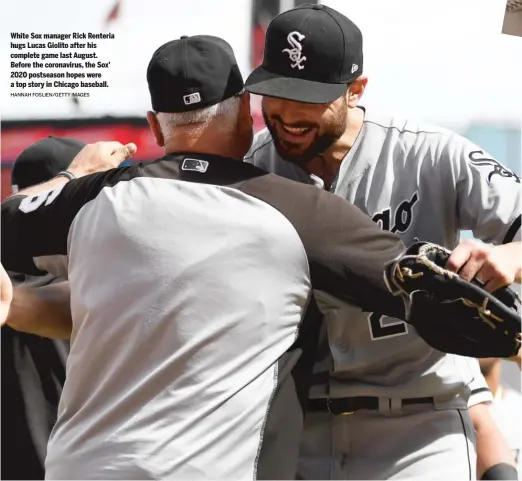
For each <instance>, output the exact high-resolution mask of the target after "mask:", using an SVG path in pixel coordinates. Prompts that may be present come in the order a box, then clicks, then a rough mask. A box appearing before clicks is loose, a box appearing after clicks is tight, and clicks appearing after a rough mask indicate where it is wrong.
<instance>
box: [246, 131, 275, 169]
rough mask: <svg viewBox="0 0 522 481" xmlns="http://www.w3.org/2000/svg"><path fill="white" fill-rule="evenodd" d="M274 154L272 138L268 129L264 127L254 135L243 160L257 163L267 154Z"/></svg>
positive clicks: (267, 155)
mask: <svg viewBox="0 0 522 481" xmlns="http://www.w3.org/2000/svg"><path fill="white" fill-rule="evenodd" d="M275 154H276V151H275V149H274V140H273V138H272V135H271V134H270V131H269V130H268V129H267V128H266V127H265V128H264V129H261V130H259V131H258V132H256V134H255V135H254V139H253V141H252V145H251V146H250V149H249V151H248V152H247V154H246V155H245V158H244V160H245V162H248V163H250V164H254V165H257V163H259V162H260V161H261V160H264V159H266V158H267V157H269V156H274V155H275Z"/></svg>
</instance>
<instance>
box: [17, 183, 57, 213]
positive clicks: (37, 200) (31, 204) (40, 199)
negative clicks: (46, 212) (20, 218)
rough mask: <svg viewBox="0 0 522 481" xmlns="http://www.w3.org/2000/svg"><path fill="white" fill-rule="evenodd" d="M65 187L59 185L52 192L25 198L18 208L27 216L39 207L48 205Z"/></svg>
mask: <svg viewBox="0 0 522 481" xmlns="http://www.w3.org/2000/svg"><path fill="white" fill-rule="evenodd" d="M64 187H65V184H63V185H60V187H57V188H56V189H53V190H48V191H47V192H42V193H41V194H38V195H33V196H29V197H26V198H25V199H23V200H22V202H20V206H19V207H18V208H19V209H20V210H21V211H22V212H23V213H24V214H29V213H30V212H33V211H35V210H36V209H38V208H39V207H41V206H42V205H43V203H44V202H45V205H49V204H50V203H51V202H53V201H54V199H56V197H58V194H59V193H60V192H61V191H62V189H63V188H64Z"/></svg>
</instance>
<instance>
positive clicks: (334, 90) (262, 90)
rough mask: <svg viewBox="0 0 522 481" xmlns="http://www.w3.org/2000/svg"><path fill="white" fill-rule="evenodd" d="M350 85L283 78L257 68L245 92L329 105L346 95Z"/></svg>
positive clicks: (247, 81) (246, 83)
mask: <svg viewBox="0 0 522 481" xmlns="http://www.w3.org/2000/svg"><path fill="white" fill-rule="evenodd" d="M347 88H348V84H346V83H342V84H330V83H322V82H314V81H312V80H304V79H300V78H296V77H283V76H281V75H279V74H276V73H272V72H269V71H268V70H266V69H264V68H263V67H257V68H256V69H255V70H254V71H253V72H252V73H251V74H250V76H249V77H248V78H247V80H246V82H245V90H247V91H248V92H250V93H253V94H257V95H266V96H268V97H276V98H280V99H285V100H293V101H295V102H305V103H309V104H329V103H330V102H333V101H334V100H337V99H338V98H339V97H341V96H342V95H344V93H345V92H346V89H347Z"/></svg>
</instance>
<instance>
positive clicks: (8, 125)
mask: <svg viewBox="0 0 522 481" xmlns="http://www.w3.org/2000/svg"><path fill="white" fill-rule="evenodd" d="M49 135H54V136H56V137H70V138H74V139H77V140H81V141H83V142H85V143H93V142H98V141H101V140H112V141H114V140H115V141H118V142H121V143H122V144H127V143H129V142H134V143H135V144H136V145H137V147H138V153H137V154H136V156H135V157H134V160H137V161H148V160H154V159H157V158H158V157H161V156H162V155H163V149H162V148H160V147H158V146H157V145H156V142H155V140H154V137H153V135H152V133H151V131H150V129H149V126H148V124H147V123H146V121H145V119H141V118H121V119H118V118H112V117H110V118H101V119H85V120H83V119H82V120H65V121H62V120H54V121H53V120H47V121H34V122H31V121H26V122H25V121H19V122H14V121H13V122H3V123H2V132H1V139H2V145H1V154H2V192H1V198H2V199H4V198H5V197H6V196H8V195H10V194H11V168H12V165H13V163H14V161H15V160H16V158H17V157H18V155H19V154H20V153H21V152H22V151H23V150H24V149H25V148H27V147H28V146H29V145H31V144H32V143H34V142H36V141H37V140H40V139H42V138H45V137H48V136H49Z"/></svg>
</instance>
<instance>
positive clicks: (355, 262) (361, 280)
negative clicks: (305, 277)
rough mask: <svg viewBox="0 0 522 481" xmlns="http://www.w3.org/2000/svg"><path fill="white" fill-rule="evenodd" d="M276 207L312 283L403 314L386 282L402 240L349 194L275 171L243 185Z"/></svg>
mask: <svg viewBox="0 0 522 481" xmlns="http://www.w3.org/2000/svg"><path fill="white" fill-rule="evenodd" d="M241 190H243V191H244V192H246V193H247V194H249V195H252V196H254V197H257V198H259V199H261V200H263V201H265V202H267V203H269V204H271V205H272V206H273V207H275V208H276V209H277V210H279V211H280V212H281V213H282V214H283V215H284V216H285V217H286V218H287V219H288V220H289V221H290V222H291V223H292V224H293V226H294V228H295V229H296V231H297V233H298V235H299V237H300V239H301V241H302V243H303V246H304V248H305V251H306V255H307V258H308V264H309V267H310V278H311V281H312V288H313V289H314V290H316V291H323V292H326V293H327V294H330V295H331V296H332V297H333V298H335V299H340V300H342V301H344V302H347V303H349V304H352V305H356V306H358V307H360V308H361V309H363V310H364V311H367V312H373V311H375V308H376V306H378V307H379V309H380V312H382V313H383V314H385V315H388V316H391V317H396V318H399V319H404V304H403V302H402V300H401V299H400V297H395V296H393V295H392V294H390V293H389V291H388V289H387V288H386V284H385V282H384V277H383V272H384V267H385V264H386V263H387V262H388V261H391V260H393V259H395V258H396V257H398V256H399V255H400V254H401V253H402V252H403V251H404V250H405V246H404V244H403V243H402V242H401V240H400V239H399V237H397V236H396V235H395V234H392V233H390V232H388V231H384V230H381V229H380V228H379V226H378V225H377V224H375V223H374V222H373V221H372V220H371V219H370V217H368V216H367V215H365V214H364V213H363V212H362V211H361V210H359V209H358V208H357V207H355V206H354V205H353V204H351V203H349V202H348V201H347V200H345V199H343V198H341V197H339V196H335V195H333V194H330V193H329V192H326V191H323V190H321V189H318V188H317V187H313V186H310V185H305V184H301V183H299V182H292V181H289V180H287V179H284V178H282V177H279V176H276V175H274V174H267V175H264V176H261V177H258V178H257V179H255V180H252V181H249V182H248V183H247V185H246V186H243V187H242V189H241Z"/></svg>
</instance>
